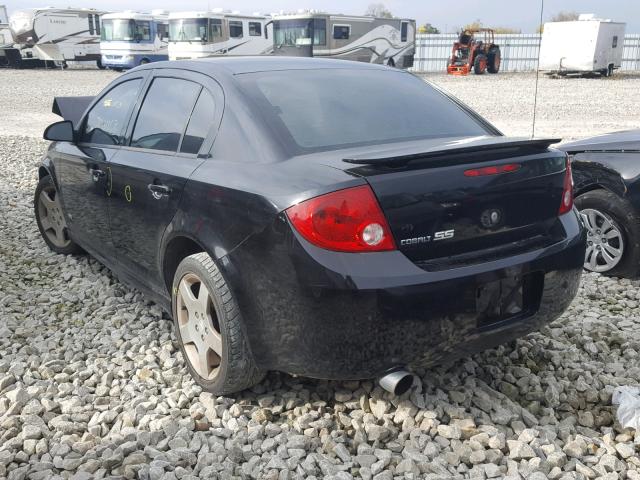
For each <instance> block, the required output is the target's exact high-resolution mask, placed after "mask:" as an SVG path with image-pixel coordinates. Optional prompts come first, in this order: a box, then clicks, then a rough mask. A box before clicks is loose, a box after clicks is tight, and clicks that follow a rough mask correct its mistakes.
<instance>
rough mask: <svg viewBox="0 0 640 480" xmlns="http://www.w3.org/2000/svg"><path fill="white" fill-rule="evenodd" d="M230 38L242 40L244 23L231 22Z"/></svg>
mask: <svg viewBox="0 0 640 480" xmlns="http://www.w3.org/2000/svg"><path fill="white" fill-rule="evenodd" d="M229 36H230V37H231V38H242V22H238V21H235V20H232V21H230V22H229Z"/></svg>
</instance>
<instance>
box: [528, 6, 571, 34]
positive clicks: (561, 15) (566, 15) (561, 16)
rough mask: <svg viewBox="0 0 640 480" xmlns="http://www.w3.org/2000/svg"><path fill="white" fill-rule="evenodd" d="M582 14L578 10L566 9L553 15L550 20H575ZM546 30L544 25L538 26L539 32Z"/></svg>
mask: <svg viewBox="0 0 640 480" xmlns="http://www.w3.org/2000/svg"><path fill="white" fill-rule="evenodd" d="M579 17H580V14H579V13H577V12H569V11H567V12H565V11H564V10H563V11H561V12H558V13H556V14H555V15H553V16H552V17H551V18H550V19H549V21H550V22H573V21H574V20H578V18H579ZM543 30H544V25H540V26H539V27H538V33H542V32H543Z"/></svg>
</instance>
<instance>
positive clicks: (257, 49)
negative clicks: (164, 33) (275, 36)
mask: <svg viewBox="0 0 640 480" xmlns="http://www.w3.org/2000/svg"><path fill="white" fill-rule="evenodd" d="M271 28H272V27H271V22H270V19H269V17H266V16H263V15H241V14H239V13H237V12H225V11H222V10H214V11H210V12H175V13H170V14H169V59H170V60H184V59H190V58H203V57H213V56H217V55H261V54H265V53H271V51H272V50H273V44H272V42H271V33H270V32H271Z"/></svg>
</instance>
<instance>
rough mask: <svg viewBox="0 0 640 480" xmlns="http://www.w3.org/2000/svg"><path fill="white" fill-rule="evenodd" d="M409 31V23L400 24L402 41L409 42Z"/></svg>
mask: <svg viewBox="0 0 640 480" xmlns="http://www.w3.org/2000/svg"><path fill="white" fill-rule="evenodd" d="M408 31H409V22H402V23H401V24H400V41H401V42H406V41H407V32H408Z"/></svg>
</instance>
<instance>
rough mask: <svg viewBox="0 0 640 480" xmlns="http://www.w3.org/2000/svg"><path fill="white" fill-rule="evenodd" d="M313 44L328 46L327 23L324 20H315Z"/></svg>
mask: <svg viewBox="0 0 640 480" xmlns="http://www.w3.org/2000/svg"><path fill="white" fill-rule="evenodd" d="M313 44H314V45H326V44H327V21H326V20H325V19H324V18H315V19H314V20H313Z"/></svg>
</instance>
